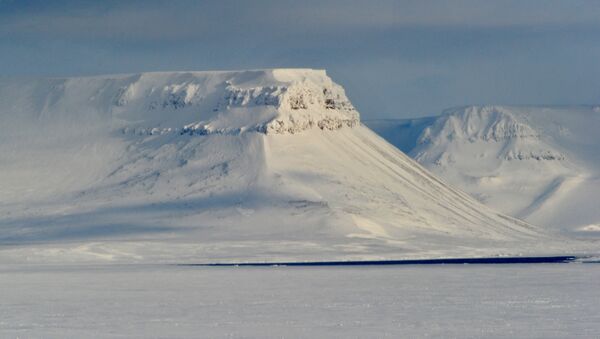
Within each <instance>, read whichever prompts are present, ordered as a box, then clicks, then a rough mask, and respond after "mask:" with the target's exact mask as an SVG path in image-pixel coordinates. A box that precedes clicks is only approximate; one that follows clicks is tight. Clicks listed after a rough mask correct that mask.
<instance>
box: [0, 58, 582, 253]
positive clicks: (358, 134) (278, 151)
mask: <svg viewBox="0 0 600 339" xmlns="http://www.w3.org/2000/svg"><path fill="white" fill-rule="evenodd" d="M0 102H2V103H3V105H2V106H1V108H0V138H1V142H0V154H2V161H1V162H0V173H2V174H3V175H2V176H1V177H0V190H1V192H0V229H1V230H2V232H0V258H2V259H1V260H2V261H5V262H20V261H32V262H38V261H60V262H64V261H104V260H108V261H115V260H116V261H142V262H210V261H224V260H234V261H247V260H273V261H275V260H325V259H328V260H332V259H367V258H370V259H374V258H408V257H421V258H422V257H437V256H472V255H499V254H520V253H529V254H531V253H535V254H547V253H559V252H561V253H562V252H566V251H571V252H572V251H574V250H577V251H584V247H585V246H584V247H581V246H582V245H581V244H579V243H575V242H565V241H563V240H562V239H556V238H553V237H552V236H551V235H547V234H545V233H543V232H541V231H540V230H539V229H537V228H536V227H534V226H531V225H529V224H526V223H523V222H521V221H518V220H516V219H512V218H510V217H507V216H504V215H502V214H498V213H496V212H494V211H492V210H491V209H489V208H487V207H485V206H483V205H482V204H480V203H478V202H477V201H475V200H474V199H472V198H471V197H469V196H468V195H467V194H464V193H462V192H461V191H458V190H455V189H453V188H452V187H450V186H448V185H446V184H444V183H443V182H441V181H440V180H438V179H437V178H436V177H435V176H433V175H431V174H430V173H429V172H428V171H426V170H425V169H423V167H421V166H420V165H418V164H417V163H416V162H414V161H413V160H411V159H410V158H409V157H407V156H406V155H405V154H403V153H402V152H400V151H399V150H397V149H396V148H395V147H394V146H392V145H390V144H389V143H387V142H386V141H384V140H383V139H382V138H380V137H379V136H377V135H376V134H375V133H373V132H371V131H370V130H369V129H368V128H366V127H364V126H362V125H360V124H359V115H358V112H356V110H355V109H354V108H353V107H352V104H351V103H350V101H349V100H348V99H347V98H346V96H345V94H344V91H343V89H342V88H341V87H340V86H339V85H337V84H335V83H333V82H332V80H331V79H330V78H329V77H327V75H326V74H325V72H324V71H318V70H306V69H297V70H296V69H295V70H290V69H277V70H257V71H238V72H172V73H144V74H135V75H114V76H98V77H85V78H68V79H42V80H39V79H38V80H35V79H33V80H20V81H14V80H5V81H3V82H2V84H0Z"/></svg>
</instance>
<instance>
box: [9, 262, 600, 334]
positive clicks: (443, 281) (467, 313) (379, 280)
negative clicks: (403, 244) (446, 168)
mask: <svg viewBox="0 0 600 339" xmlns="http://www.w3.org/2000/svg"><path fill="white" fill-rule="evenodd" d="M598 281H600V265H599V264H579V263H570V264H521V265H519V264H516V265H512V264H511V265H424V266H420V265H415V266H385V267H383V266H371V267H182V266H167V265H111V266H108V265H107V266H87V267H84V266H49V265H44V266H27V265H4V266H2V267H0V337H2V338H17V337H19V338H42V337H43V338H76V337H78V338H92V337H101V338H122V337H128V338H129V337H134V338H149V337H169V338H176V337H211V338H219V337H236V338H237V337H261V338H284V337H285V338H288V337H289V338H297V337H305V338H310V337H325V338H332V337H339V338H358V337H363V338H364V337H371V338H374V337H377V338H382V337H389V338H400V337H406V338H408V337H413V338H414V337H460V338H465V337H486V338H491V337H510V338H515V337H519V338H525V337H526V338H579V337H580V338H594V337H598V336H600V312H599V310H600V306H599V305H600V289H599V288H598Z"/></svg>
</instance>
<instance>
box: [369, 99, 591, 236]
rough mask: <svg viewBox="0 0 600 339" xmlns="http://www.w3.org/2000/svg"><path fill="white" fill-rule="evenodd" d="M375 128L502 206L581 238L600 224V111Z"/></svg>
mask: <svg viewBox="0 0 600 339" xmlns="http://www.w3.org/2000/svg"><path fill="white" fill-rule="evenodd" d="M367 124H368V125H369V126H370V127H371V128H373V129H374V130H375V131H377V132H378V133H380V134H381V135H382V136H384V137H385V138H386V139H387V140H389V141H390V142H392V143H394V144H395V145H396V146H398V147H399V148H401V149H402V150H403V151H405V152H407V153H408V154H409V155H410V156H411V157H413V158H414V159H415V160H417V161H418V162H419V163H420V164H422V165H423V166H425V167H426V168H427V169H429V170H430V171H432V172H433V173H435V174H437V175H438V176H440V177H441V178H443V179H444V180H445V181H447V182H449V183H450V184H452V185H454V186H456V187H459V188H461V189H463V190H465V191H467V192H468V193H470V194H472V195H473V196H474V197H476V198H477V199H478V200H480V201H481V202H483V203H485V204H487V205H488V206H490V207H492V208H494V209H497V210H499V211H502V212H504V213H507V214H509V215H512V216H515V217H517V218H521V219H524V220H526V221H528V222H531V223H533V224H537V225H542V226H544V227H546V228H551V229H555V230H561V231H564V232H566V233H570V234H571V235H576V236H583V235H585V232H587V234H588V235H589V234H590V233H591V232H593V231H594V230H595V227H593V226H594V225H596V224H598V223H600V209H598V201H599V200H600V151H599V149H598V147H599V146H600V133H598V131H600V107H595V106H574V107H536V106H531V107H511V106H468V107H459V108H453V109H449V110H446V111H445V112H443V114H442V115H441V116H439V117H430V118H421V119H414V120H377V121H369V122H367ZM584 231H585V232H584Z"/></svg>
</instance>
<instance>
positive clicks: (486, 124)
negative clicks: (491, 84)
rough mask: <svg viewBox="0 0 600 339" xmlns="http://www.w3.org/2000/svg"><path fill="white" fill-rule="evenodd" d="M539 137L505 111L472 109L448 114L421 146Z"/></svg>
mask: <svg viewBox="0 0 600 339" xmlns="http://www.w3.org/2000/svg"><path fill="white" fill-rule="evenodd" d="M539 136H540V135H539V133H538V132H536V131H535V130H534V129H533V128H532V127H531V126H529V125H527V124H526V123H523V122H521V121H519V120H518V119H517V118H516V117H515V116H514V115H513V114H511V112H510V111H508V110H505V109H503V108H502V107H497V106H469V107H462V108H453V109H449V110H446V111H444V112H443V113H442V116H441V117H440V118H439V119H437V120H436V122H435V123H434V124H433V125H432V126H430V127H427V128H426V129H425V131H424V132H423V134H422V136H421V138H420V139H419V143H427V142H433V143H435V142H439V140H440V139H445V140H453V139H465V140H468V141H470V142H473V141H476V140H483V141H496V142H498V141H502V140H507V139H523V138H539Z"/></svg>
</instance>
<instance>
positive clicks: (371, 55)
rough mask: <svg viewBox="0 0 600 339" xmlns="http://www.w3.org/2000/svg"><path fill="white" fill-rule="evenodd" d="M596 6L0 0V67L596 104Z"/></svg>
mask: <svg viewBox="0 0 600 339" xmlns="http://www.w3.org/2000/svg"><path fill="white" fill-rule="evenodd" d="M598 18H600V1H598V2H596V1H580V0H570V1H558V0H547V1H544V2H540V1H529V0H519V1H515V0H502V1H479V0H477V1H474V0H453V1H440V0H430V1H399V0H393V1H392V0H372V1H359V0H331V1H326V0H319V1H316V0H303V1H297V0H294V1H292V0H277V1H274V0H273V1H267V0H253V1H234V0H220V1H191V0H173V1H154V0H146V1H140V0H131V1H117V0H105V1H91V0H78V1H75V0H56V1H41V0H12V1H11V0H0V55H2V56H3V61H4V62H3V63H0V74H4V75H6V74H12V75H18V74H41V75H77V74H90V73H118V72H137V71H150V70H182V69H186V70H189V69H240V68H266V67H315V68H327V69H328V70H330V74H332V75H333V76H334V78H335V79H336V80H339V81H340V82H342V83H343V84H344V85H345V86H346V87H347V88H348V91H349V93H350V95H351V98H352V99H353V100H355V101H356V105H357V106H358V107H359V108H360V109H361V110H362V111H364V112H365V113H366V114H367V115H369V114H373V115H378V116H391V115H398V114H403V112H410V114H411V115H416V114H431V113H433V112H436V111H439V110H441V109H443V108H445V107H446V106H452V105H462V104H470V103H485V102H494V103H502V104H516V103H524V102H526V101H527V100H528V99H529V100H531V101H530V102H529V103H537V104H544V103H559V102H563V103H574V102H594V101H596V102H597V101H598V100H594V95H596V96H597V93H598V91H596V90H594V88H600V67H599V66H598V63H597V60H598V59H600V48H598V47H597V46H600V20H599V19H598ZM371 110H372V111H371ZM370 111H371V112H372V113H369V112H370Z"/></svg>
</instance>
